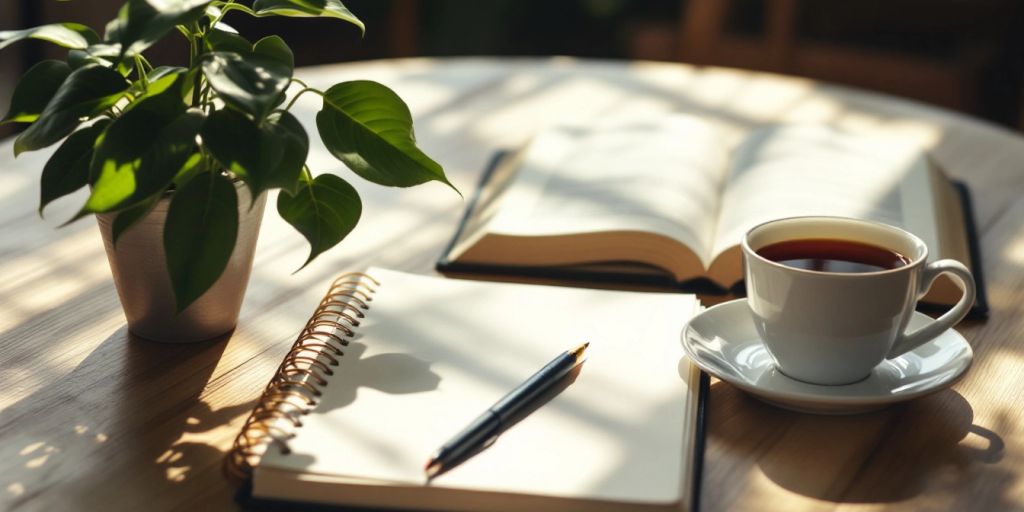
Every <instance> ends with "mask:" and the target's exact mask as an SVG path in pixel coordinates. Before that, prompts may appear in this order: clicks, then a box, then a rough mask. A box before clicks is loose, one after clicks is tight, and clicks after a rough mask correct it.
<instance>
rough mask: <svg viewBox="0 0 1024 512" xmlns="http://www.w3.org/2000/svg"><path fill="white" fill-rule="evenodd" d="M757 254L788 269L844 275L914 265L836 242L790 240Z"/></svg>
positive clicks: (875, 249)
mask: <svg viewBox="0 0 1024 512" xmlns="http://www.w3.org/2000/svg"><path fill="white" fill-rule="evenodd" d="M756 252H757V254H758V255H760V256H761V257H763V258H765V259H768V260H771V261H774V262H776V263H780V264H782V265H786V266H787V267H793V268H799V269H803V270H814V271H818V272H837V273H844V274H859V273H864V272H879V271H882V270H891V269H894V268H899V267H902V266H904V265H907V264H909V263H910V259H909V258H907V257H906V256H904V255H902V254H900V253H898V252H896V251H894V250H892V249H887V248H885V247H879V246H877V245H872V244H867V243H863V242H854V241H851V240H840V239H833V238H806V239H796V240H786V241H783V242H777V243H774V244H770V245H766V246H764V247H761V248H760V249H757V251H756Z"/></svg>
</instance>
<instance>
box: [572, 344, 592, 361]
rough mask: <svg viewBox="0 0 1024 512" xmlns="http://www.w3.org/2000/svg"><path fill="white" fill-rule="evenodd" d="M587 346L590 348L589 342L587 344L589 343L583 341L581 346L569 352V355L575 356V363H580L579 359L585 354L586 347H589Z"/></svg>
mask: <svg viewBox="0 0 1024 512" xmlns="http://www.w3.org/2000/svg"><path fill="white" fill-rule="evenodd" d="M589 346H590V342H589V341H584V342H583V344H582V345H580V346H578V347H576V348H574V349H572V350H571V351H569V352H570V353H571V354H572V355H573V356H575V357H576V360H577V361H580V360H581V358H582V357H583V352H585V351H586V350H587V347H589Z"/></svg>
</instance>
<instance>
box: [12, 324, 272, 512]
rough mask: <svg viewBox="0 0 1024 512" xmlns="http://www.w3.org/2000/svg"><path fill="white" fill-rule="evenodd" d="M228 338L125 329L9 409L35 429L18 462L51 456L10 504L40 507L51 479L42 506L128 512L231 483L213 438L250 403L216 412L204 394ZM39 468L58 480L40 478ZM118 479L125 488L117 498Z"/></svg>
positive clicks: (30, 469)
mask: <svg viewBox="0 0 1024 512" xmlns="http://www.w3.org/2000/svg"><path fill="white" fill-rule="evenodd" d="M230 338H231V333H228V334H226V335H223V336H221V337H219V338H216V339H213V340H209V341H204V342H198V343H187V344H168V343H157V342H153V341H148V340H144V339H141V338H137V337H135V336H133V335H131V334H130V333H128V331H127V327H126V326H122V327H120V328H119V329H117V330H116V331H114V332H113V333H111V335H110V336H109V337H108V338H107V339H106V340H104V341H102V342H100V343H99V344H97V345H96V348H95V349H94V350H93V351H92V352H91V353H90V354H89V356H87V357H86V358H85V359H84V360H83V361H82V362H81V363H80V364H78V365H77V366H76V367H75V368H74V370H72V371H70V372H69V373H67V374H66V375H63V376H61V377H60V378H58V379H55V380H54V381H53V382H51V383H50V384H49V385H47V386H46V387H44V388H42V389H40V390H39V391H38V392H36V393H33V394H32V395H31V396H30V397H29V398H27V399H25V400H22V401H20V402H18V403H16V404H14V405H13V406H11V407H10V408H8V409H5V411H4V416H5V418H4V419H5V420H12V422H13V423H14V424H20V425H36V426H37V428H35V429H34V430H32V431H31V432H23V434H24V435H23V436H21V438H22V439H26V440H29V441H32V443H31V444H29V445H27V446H24V447H23V446H20V445H19V446H12V447H11V449H12V450H15V453H17V455H15V456H16V457H17V456H18V455H21V456H23V457H24V458H25V460H29V459H30V458H32V457H37V456H38V455H39V454H40V453H44V454H47V455H49V457H48V459H49V460H45V459H42V460H40V462H38V464H36V465H33V462H31V461H29V462H27V463H25V464H24V465H25V467H26V468H27V470H25V472H24V473H23V474H22V475H20V476H18V481H17V482H16V483H17V484H18V485H21V486H23V487H22V488H23V489H24V492H23V493H20V494H21V495H20V496H17V497H16V498H15V500H14V501H13V502H11V503H9V504H10V505H17V504H18V503H22V504H25V505H28V506H29V508H32V507H31V505H30V503H32V502H33V500H34V499H36V498H37V487H38V486H40V485H45V482H46V481H47V480H49V481H50V485H51V491H53V492H54V493H58V494H57V495H50V496H49V497H48V498H44V499H42V500H38V499H36V501H35V504H36V505H37V506H39V505H42V503H43V502H45V503H46V504H47V506H48V507H51V508H52V507H57V506H60V504H63V505H66V506H71V507H73V508H79V509H93V508H95V509H106V510H129V509H138V507H142V506H144V505H145V504H146V503H161V502H163V503H167V502H168V501H167V497H166V496H167V495H172V494H176V493H191V492H194V493H195V496H197V497H198V496H200V494H201V493H202V492H206V493H209V485H208V483H209V482H205V483H204V480H208V479H211V478H216V479H218V480H221V479H223V477H222V476H221V474H220V473H221V466H222V464H221V463H222V461H223V457H224V453H223V452H222V451H221V450H220V449H219V448H218V447H217V446H216V444H217V443H215V442H213V441H211V439H210V438H209V433H210V432H211V431H213V430H215V429H216V428H218V427H221V426H223V425H225V424H227V423H229V422H230V421H231V420H233V419H234V418H236V417H238V416H239V415H241V414H244V413H245V412H247V411H248V410H249V409H250V408H251V406H252V404H251V403H241V404H236V405H231V406H225V407H219V408H217V407H215V406H214V405H212V404H210V403H208V402H207V400H206V399H204V396H203V394H204V390H206V389H207V386H208V385H211V378H213V376H214V370H215V368H216V367H217V364H218V362H219V361H220V359H221V356H222V354H223V353H224V350H225V348H226V346H227V344H228V342H229V340H230ZM69 408H70V409H72V410H73V412H69V411H68V409H69ZM55 418H76V419H75V420H74V421H73V422H66V421H60V422H58V421H55ZM19 419H20V420H19ZM5 423H6V422H5ZM22 444H24V443H22ZM17 450H20V452H19V451H17ZM12 455H13V454H12ZM71 461H74V463H73V464H72V463H69V462H71ZM15 464H19V465H20V464H21V462H16V463H15ZM37 471H46V472H49V473H50V475H49V476H48V477H44V478H43V480H39V477H40V476H42V475H40V474H39V473H37ZM32 475H35V476H32ZM12 476H13V475H12ZM114 482H118V487H119V488H120V489H122V490H121V491H117V492H110V491H111V489H112V488H111V487H110V486H111V484H112V483H114ZM101 490H102V491H101ZM223 494H224V496H225V497H227V496H229V494H228V493H223ZM0 508H3V507H0Z"/></svg>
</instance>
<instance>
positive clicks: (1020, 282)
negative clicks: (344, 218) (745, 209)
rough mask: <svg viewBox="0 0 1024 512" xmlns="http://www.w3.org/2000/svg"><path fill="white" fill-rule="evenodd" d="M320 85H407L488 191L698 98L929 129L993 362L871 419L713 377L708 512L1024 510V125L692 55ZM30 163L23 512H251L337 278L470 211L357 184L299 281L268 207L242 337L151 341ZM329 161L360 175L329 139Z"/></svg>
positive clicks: (501, 64)
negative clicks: (535, 163)
mask: <svg viewBox="0 0 1024 512" xmlns="http://www.w3.org/2000/svg"><path fill="white" fill-rule="evenodd" d="M299 75H300V76H301V78H303V79H305V80H306V81H308V82H309V83H311V84H313V85H316V86H321V87H326V86H328V85H330V84H331V83H334V82H336V81H341V80H346V79H354V78H369V79H374V80H378V81H380V82H383V83H385V84H387V85H389V86H391V87H393V88H394V89H396V90H397V91H398V92H399V93H400V94H401V96H402V97H403V98H405V99H406V100H407V101H408V103H409V104H410V107H411V109H412V111H413V114H414V117H415V119H416V130H417V135H418V139H419V142H420V144H421V146H422V147H423V148H425V150H426V151H427V152H428V153H429V154H430V155H432V156H434V157H435V158H436V159H437V160H438V161H440V162H441V163H442V164H443V165H444V167H445V168H446V170H447V172H448V175H449V177H450V178H451V181H452V182H453V183H455V184H456V185H457V186H458V187H459V188H460V189H461V190H462V191H463V192H464V193H467V194H469V193H471V192H472V191H473V189H474V186H475V182H476V179H477V177H478V175H479V172H480V171H481V170H482V169H483V167H484V166H485V164H486V162H487V161H488V159H489V158H490V157H491V155H492V153H493V152H494V151H495V150H496V149H499V148H510V147H516V146H517V145H520V144H522V143H523V142H524V141H526V140H527V139H528V137H529V136H530V135H531V134H532V133H534V131H535V130H536V129H537V128H538V127H541V126H543V125H544V124H545V123H548V122H552V121H556V120H567V119H573V120H583V121H586V120H594V119H599V118H609V117H617V116H626V115H637V114H642V113H645V112H650V113H655V112H660V111H668V110H682V111H688V112H693V113H697V114H700V115H704V116H709V117H713V118H716V119H719V120H721V121H723V122H725V123H726V124H728V125H730V126H732V127H734V128H735V129H736V130H737V131H744V130H748V129H750V128H753V127H756V126H759V125H763V124H765V123H772V122H778V121H821V122H827V123H831V124H833V125H836V126H842V127H846V128H849V129H854V130H859V129H865V130H868V129H870V130H875V131H884V132H890V133H892V134H893V135H894V136H900V137H910V138H914V139H916V140H920V141H921V142H922V143H924V144H926V145H927V146H929V147H931V148H932V150H933V151H934V156H935V158H937V159H938V161H939V162H940V163H941V164H942V165H943V166H945V168H946V169H948V170H949V172H950V173H951V174H952V175H953V176H954V177H956V178H959V179H962V180H965V181H966V182H967V183H968V184H969V185H970V187H971V189H972V190H973V192H974V194H975V198H976V205H975V207H976V214H977V217H978V221H979V227H980V230H981V233H982V245H983V253H984V270H985V273H986V275H987V279H988V284H989V294H990V297H989V298H990V300H991V303H992V315H991V318H990V319H989V320H988V321H986V322H971V323H964V324H962V325H961V326H960V331H961V332H962V333H963V334H964V335H965V336H966V337H967V338H968V339H969V340H971V342H972V343H973V345H974V349H975V351H976V352H975V353H976V359H975V362H974V366H973V368H971V370H970V372H969V373H968V375H967V377H966V378H965V379H963V380H962V381H960V382H959V383H958V384H957V385H955V386H954V387H953V388H952V389H948V390H945V391H942V392H939V393H936V394H934V395H932V396H929V397H927V398H924V399H920V400H916V401H913V402H911V403H908V404H904V405H899V406H895V407H891V408H889V409H886V410H883V411H880V412H876V413H871V414H865V415H860V416H852V417H819V416H809V415H803V414H797V413H791V412H786V411H782V410H778V409H774V408H772V407H769V406H767V405H763V404H762V403H761V402H758V401H757V400H754V399H752V398H750V397H748V396H746V395H745V394H743V393H741V392H739V391H737V390H736V389H734V388H732V387H730V386H729V385H727V384H724V383H721V382H716V383H714V384H713V385H712V388H711V396H710V420H709V434H708V438H707V455H706V462H705V467H704V480H703V485H702V489H701V494H702V508H703V509H704V510H768V509H778V510H830V509H843V510H852V509H857V510H861V509H876V508H893V509H926V510H947V509H948V510H982V509H987V510H1007V509H1024V414H1022V407H1021V398H1022V395H1024V393H1022V392H1024V220H1022V219H1024V179H1022V178H1024V169H1022V168H1021V167H1022V164H1024V139H1022V138H1021V137H1020V136H1018V135H1016V134H1013V133H1011V132H1008V131H1006V130H1003V129H1000V128H998V127H995V126H992V125H989V124H985V123H983V122H979V121H976V120H973V119H969V118H966V117H963V116H960V115H957V114H953V113H949V112H944V111H940V110H937V109H933V108H929V107H926V106H923V105H918V104H914V103H911V102H908V101H903V100H897V99H893V98H889V97H885V96H880V95H875V94H869V93H865V92H861V91H854V90H849V89H844V88H840V87H834V86H828V85H824V84H820V83H815V82H813V81H808V80H803V79H796V78H789V77H782V76H775V75H767V74H760V73H749V72H741V71H735V70H727V69H716V68H694V67H688V66H684V65H677V64H657V63H625V62H603V61H580V60H574V59H568V58H552V59H539V60H535V59H528V60H492V59H458V60H419V59H417V60H402V61H382V62H367V63H358V64H346V65H337V66H329V67H321V68H311V69H304V70H302V71H301V72H300V73H299ZM317 108H318V104H317V101H316V99H315V98H313V97H312V96H311V95H307V96H305V97H303V99H302V100H301V101H300V102H299V104H298V105H297V111H296V112H297V115H298V116H299V117H300V118H301V119H302V120H303V122H304V123H305V124H306V128H307V130H309V131H310V132H311V133H312V132H313V131H314V130H315V126H314V124H313V115H314V113H315V111H316V110H317ZM11 155H12V148H11V141H10V140H8V141H5V142H3V143H0V205H2V208H0V276H2V277H3V279H2V281H0V305H2V306H0V307H2V309H0V384H2V385H0V508H4V509H12V510H75V509H90V510H139V509H146V510H169V509H176V510H185V509H197V510H206V509H213V510H223V509H232V508H235V507H236V505H235V504H234V503H233V501H232V496H233V493H234V491H235V486H234V484H233V483H232V482H229V481H228V480H226V479H225V478H224V475H223V474H222V470H221V461H222V458H223V455H224V453H225V450H227V449H228V447H229V446H230V444H231V441H232V439H233V438H234V436H235V434H236V433H237V432H238V429H239V426H240V425H241V422H242V421H243V420H244V419H245V416H246V414H247V413H248V412H249V409H250V408H251V406H252V405H253V402H254V400H255V399H256V397H257V395H258V394H259V392H260V390H261V389H262V387H263V385H264V384H265V383H266V381H267V379H268V378H269V377H270V376H271V374H272V372H273V371H274V369H275V368H276V366H277V365H278V363H279V362H280V360H281V358H282V356H283V355H284V353H285V352H286V350H287V349H288V347H289V345H290V344H291V342H292V340H293V338H294V335H295V334H296V332H297V330H298V329H299V327H300V326H302V325H303V323H304V322H305V320H306V318H307V316H308V315H309V314H310V312H311V310H312V308H313V307H314V305H315V304H316V302H317V300H318V299H319V297H320V295H321V294H322V293H323V291H324V289H325V287H326V284H327V283H328V281H329V278H330V277H331V276H333V275H335V274H337V273H339V272H341V271H344V270H350V269H360V268H364V267H366V266H367V265H370V264H374V265H382V266H387V267H392V268H397V269H401V270H408V271H413V272H420V273H430V272H432V268H433V263H434V261H435V259H436V258H437V256H438V255H439V254H440V253H441V250H442V247H443V245H444V243H445V242H446V241H447V240H448V238H449V236H450V235H451V234H452V230H453V229H454V226H455V223H456V221H457V219H458V218H459V216H460V214H461V213H462V210H463V207H464V205H465V204H464V202H462V201H460V200H459V199H458V197H457V196H456V195H455V194H452V193H451V192H450V191H449V190H446V189H445V188H444V187H443V186H442V185H439V184H436V183H432V184H429V185H426V186H423V187H419V188H414V189H408V190H399V189H384V188H381V187H377V186H373V185H369V184H366V183H363V182H361V181H358V178H354V177H353V179H352V180H351V181H352V182H353V183H356V184H357V187H358V188H359V189H360V192H361V193H362V195H363V198H364V216H363V221H362V223H361V224H360V225H359V226H358V227H357V228H356V230H355V231H354V232H353V234H352V235H351V236H350V237H349V239H347V240H346V241H345V242H344V243H343V244H342V245H341V246H339V247H338V248H336V249H335V250H333V251H330V252H329V253H327V254H325V255H323V256H321V257H320V258H319V259H318V260H317V261H316V262H315V263H314V264H312V265H311V266H309V267H307V268H306V269H304V270H303V271H302V272H299V273H298V274H296V275H294V276H293V275H291V272H292V271H293V270H294V269H295V268H297V267H298V266H299V265H300V264H301V263H302V262H303V260H304V258H305V255H306V251H307V247H306V244H305V242H304V240H303V239H302V238H301V237H300V236H299V235H298V234H296V233H295V232H294V231H292V230H291V229H290V228H289V227H288V226H287V225H285V224H284V223H283V222H282V221H281V220H280V219H279V218H278V217H277V215H275V214H268V215H267V216H266V218H265V221H264V226H263V231H262V234H261V238H260V241H259V246H258V249H257V255H256V265H255V270H254V273H253V277H252V282H251V284H250V287H249V291H248V295H247V298H246V302H245V306H244V307H243V310H242V317H241V321H240V324H239V326H238V329H237V330H236V331H235V332H234V333H233V335H231V336H230V337H227V338H225V339H221V340H216V341H212V342H205V343H199V344H192V345H165V344H157V343H152V342H148V341H144V340H139V339H135V338H133V337H132V336H130V335H129V334H128V332H127V330H126V328H125V323H124V317H123V314H122V313H121V308H120V305H119V303H118V299H117V295H116V293H115V291H114V287H113V283H112V281H111V278H110V272H109V269H108V266H107V261H106V258H105V255H104V252H103V246H102V243H101V241H100V237H99V234H98V232H97V229H96V227H95V223H94V221H92V220H90V219H86V220H83V221H80V222H78V223H76V224H73V225H71V226H69V227H66V228H62V229H55V228H56V226H57V225H58V224H60V223H61V222H63V220H64V219H66V218H67V217H69V216H70V215H71V214H72V213H73V211H74V209H75V208H76V207H77V206H78V205H79V204H80V202H81V201H82V200H83V197H82V196H80V195H79V196H76V197H74V198H71V199H70V200H68V201H62V202H60V203H59V204H57V205H54V206H53V207H51V208H50V209H48V210H47V217H46V219H45V221H44V220H40V219H39V217H38V216H37V215H36V212H35V209H36V207H37V203H38V195H39V184H38V183H39V173H40V170H41V168H42V164H43V162H44V161H45V159H46V158H47V156H48V152H46V151H43V152H38V153H30V154H26V155H23V156H22V157H21V158H19V159H18V160H14V159H13V158H12V156H11ZM310 163H311V167H312V168H313V169H314V171H315V172H318V173H319V172H324V171H330V170H342V168H341V164H339V163H337V162H336V161H335V160H333V159H332V158H331V157H330V156H329V155H327V154H326V152H325V151H324V150H323V149H322V148H321V147H320V146H319V143H318V142H317V143H314V146H313V149H312V154H311V157H310ZM342 172H347V171H342ZM349 175H351V174H349ZM272 204H273V203H272Z"/></svg>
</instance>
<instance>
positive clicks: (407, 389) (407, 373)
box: [317, 334, 441, 413]
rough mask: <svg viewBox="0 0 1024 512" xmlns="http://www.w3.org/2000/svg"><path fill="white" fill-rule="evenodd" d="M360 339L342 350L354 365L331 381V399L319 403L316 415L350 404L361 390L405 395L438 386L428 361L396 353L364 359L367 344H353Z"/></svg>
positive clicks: (435, 375)
mask: <svg viewBox="0 0 1024 512" xmlns="http://www.w3.org/2000/svg"><path fill="white" fill-rule="evenodd" d="M360 337H361V336H360V335H359V334H357V335H356V336H355V337H354V338H353V341H352V342H350V343H349V345H348V347H346V350H345V358H346V360H351V361H356V362H355V363H352V364H347V365H346V366H345V369H344V370H343V371H344V372H346V373H345V375H344V376H343V378H332V380H331V399H330V400H325V401H323V402H321V404H320V405H319V406H318V407H317V412H318V413H322V412H327V411H330V410H333V409H340V408H342V407H345V406H347V405H350V404H351V403H352V402H355V400H356V396H357V395H358V394H359V390H360V389H361V388H369V389H375V390H377V391H381V392H384V393H390V394H408V393H421V392H425V391H432V390H435V389H437V387H438V385H440V383H441V376H440V375H438V374H437V373H435V372H434V371H433V370H431V369H430V361H424V360H422V359H419V358H416V357H413V356H411V355H409V354H404V353H399V352H391V353H385V354H375V355H372V356H370V357H367V358H365V359H364V358H363V354H365V353H366V345H364V344H362V343H358V342H357V341H356V340H358V339H359V338H360ZM399 376H400V377H399ZM396 377H397V378H396Z"/></svg>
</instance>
